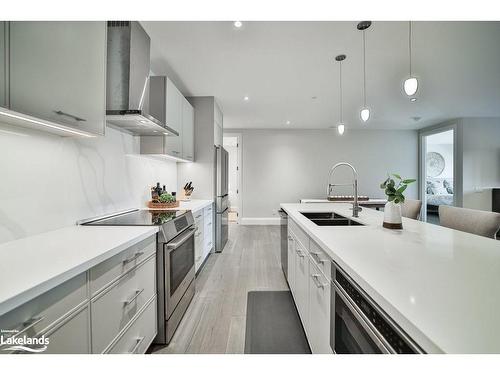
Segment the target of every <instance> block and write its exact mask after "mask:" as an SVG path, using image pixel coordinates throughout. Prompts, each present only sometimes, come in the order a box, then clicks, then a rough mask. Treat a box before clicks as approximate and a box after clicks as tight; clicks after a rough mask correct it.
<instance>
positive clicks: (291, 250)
mask: <svg viewBox="0 0 500 375" xmlns="http://www.w3.org/2000/svg"><path fill="white" fill-rule="evenodd" d="M295 257H296V254H295V240H294V237H293V232H292V231H291V230H290V229H289V230H288V265H287V271H288V276H287V277H288V286H289V287H290V291H291V292H292V296H294V297H295Z"/></svg>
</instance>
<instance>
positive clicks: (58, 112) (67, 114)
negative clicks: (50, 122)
mask: <svg viewBox="0 0 500 375" xmlns="http://www.w3.org/2000/svg"><path fill="white" fill-rule="evenodd" d="M54 113H55V114H56V115H59V116H66V117H69V118H72V119H73V120H75V121H79V122H80V121H87V120H85V119H84V118H81V117H78V116H75V115H72V114H70V113H66V112H63V111H60V110H57V111H54Z"/></svg>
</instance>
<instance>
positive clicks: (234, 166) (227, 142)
mask: <svg viewBox="0 0 500 375" xmlns="http://www.w3.org/2000/svg"><path fill="white" fill-rule="evenodd" d="M223 146H224V149H225V150H226V151H227V153H228V155H229V161H228V164H229V166H228V177H229V183H228V190H229V192H228V193H229V215H228V219H229V222H230V223H237V224H239V223H240V218H241V134H232V133H231V134H229V133H225V134H224V136H223Z"/></svg>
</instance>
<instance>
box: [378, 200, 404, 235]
mask: <svg viewBox="0 0 500 375" xmlns="http://www.w3.org/2000/svg"><path fill="white" fill-rule="evenodd" d="M383 226H384V228H389V229H403V221H402V220H401V203H394V202H387V203H386V204H385V207H384V224H383Z"/></svg>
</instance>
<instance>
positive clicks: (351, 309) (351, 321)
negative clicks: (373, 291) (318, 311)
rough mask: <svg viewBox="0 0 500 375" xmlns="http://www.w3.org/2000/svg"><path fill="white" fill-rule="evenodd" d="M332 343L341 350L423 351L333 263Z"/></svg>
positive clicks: (364, 352)
mask: <svg viewBox="0 0 500 375" xmlns="http://www.w3.org/2000/svg"><path fill="white" fill-rule="evenodd" d="M331 269H332V271H331V272H332V275H331V276H332V288H331V310H330V346H331V348H332V350H333V352H334V353H337V354H377V353H399V354H412V353H423V351H422V350H421V349H420V348H419V346H418V345H417V344H416V343H415V342H414V341H413V340H411V339H410V338H409V337H408V335H406V333H405V332H403V331H402V330H401V328H399V327H398V326H397V324H396V323H395V322H394V321H392V319H391V318H390V317H389V316H388V315H387V314H386V313H385V312H384V311H382V310H381V309H380V307H378V306H377V305H376V304H375V302H373V301H372V300H371V298H370V297H369V296H368V295H367V294H366V293H365V292H364V291H363V290H362V289H361V288H359V287H358V286H357V285H356V284H355V283H354V281H353V280H351V279H350V277H349V276H348V275H347V274H345V273H344V272H343V271H342V270H340V268H338V267H337V266H336V265H335V264H334V263H332V268H331Z"/></svg>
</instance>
